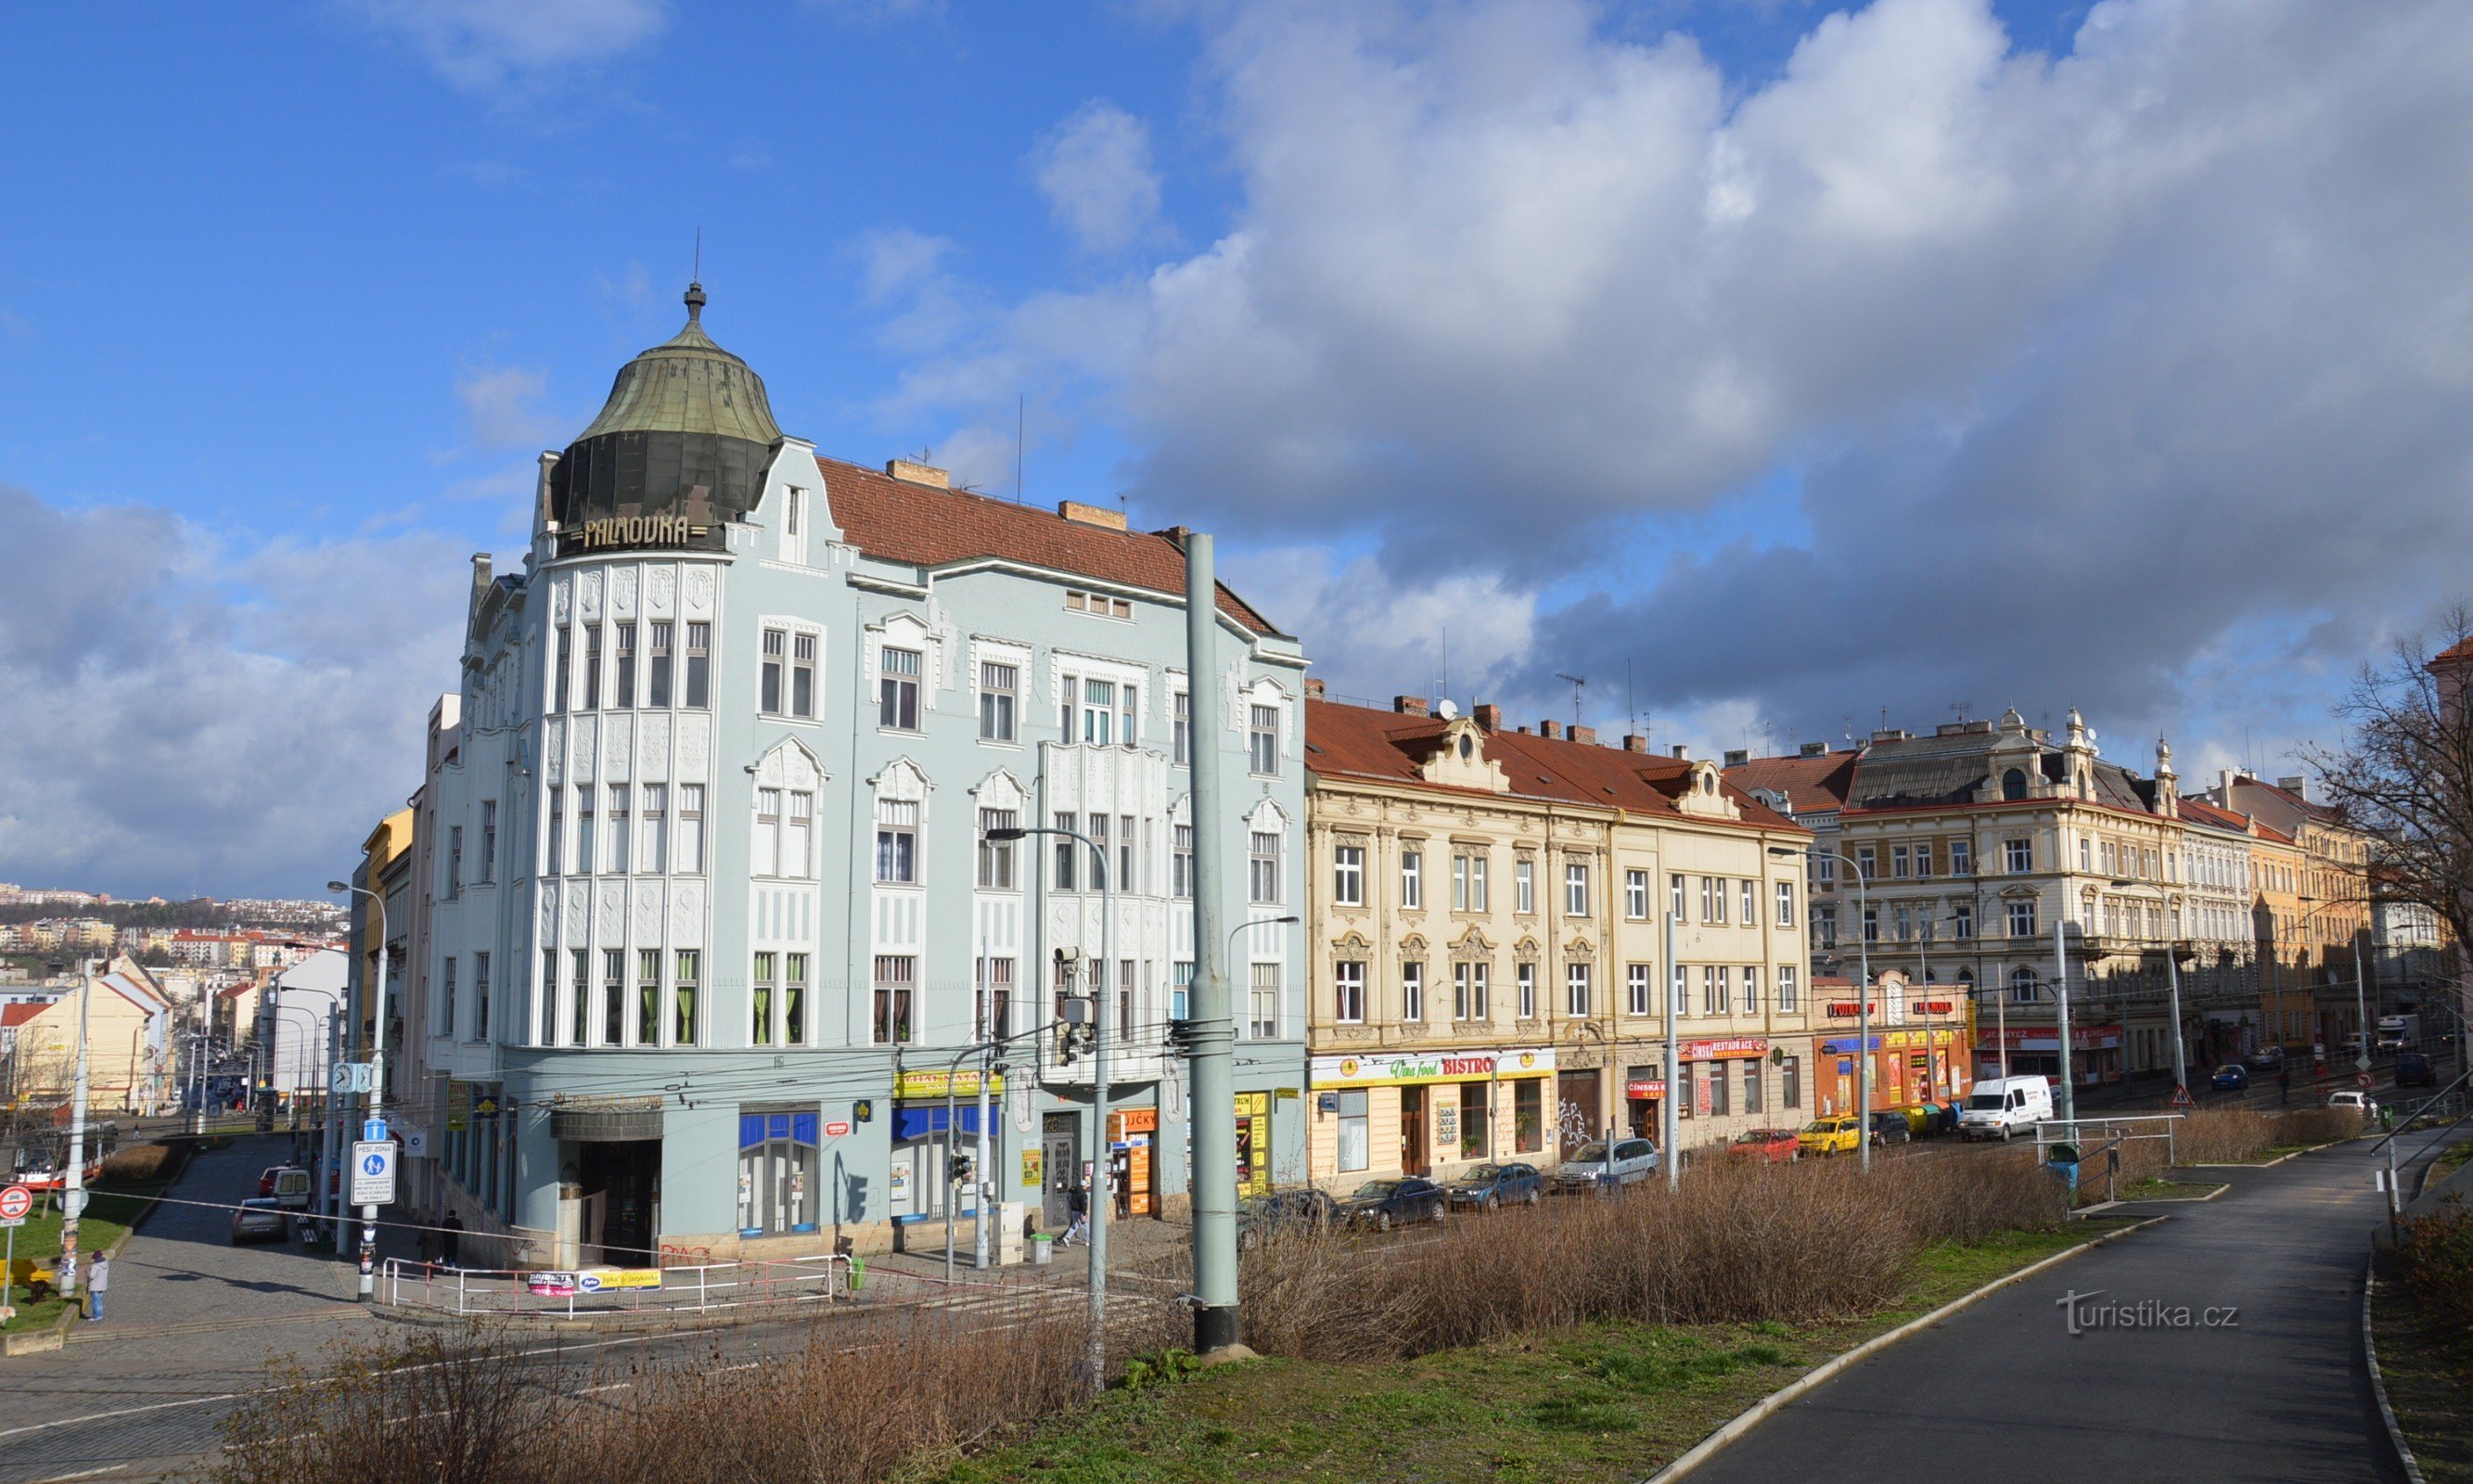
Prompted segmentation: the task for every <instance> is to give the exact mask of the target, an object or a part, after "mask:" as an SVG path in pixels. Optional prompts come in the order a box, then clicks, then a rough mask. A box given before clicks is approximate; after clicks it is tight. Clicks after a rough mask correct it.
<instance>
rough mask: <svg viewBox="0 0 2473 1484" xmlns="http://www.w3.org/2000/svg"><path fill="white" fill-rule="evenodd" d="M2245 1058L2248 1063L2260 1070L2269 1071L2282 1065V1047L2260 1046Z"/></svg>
mask: <svg viewBox="0 0 2473 1484" xmlns="http://www.w3.org/2000/svg"><path fill="white" fill-rule="evenodd" d="M2245 1060H2246V1061H2248V1063H2249V1065H2252V1066H2254V1067H2256V1068H2258V1069H2259V1070H2260V1071H2263V1072H2271V1071H2273V1070H2275V1069H2276V1068H2277V1067H2279V1066H2282V1065H2284V1048H2283V1047H2282V1046H2261V1047H2259V1048H2258V1049H2257V1050H2256V1051H2253V1052H2251V1053H2250V1054H2249V1056H2248V1057H2247V1058H2245Z"/></svg>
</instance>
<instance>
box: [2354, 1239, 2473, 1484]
mask: <svg viewBox="0 0 2473 1484" xmlns="http://www.w3.org/2000/svg"><path fill="white" fill-rule="evenodd" d="M2370 1324H2371V1328H2372V1329H2373V1330H2374V1332H2375V1333H2376V1336H2377V1339H2378V1342H2379V1370H2380V1372H2381V1374H2382V1375H2384V1376H2386V1378H2387V1383H2388V1402H2389V1405H2391V1406H2393V1407H2394V1408H2395V1413H2396V1420H2397V1421H2398V1422H2400V1423H2402V1424H2404V1436H2405V1441H2406V1442H2407V1443H2410V1444H2411V1445H2413V1459H2414V1461H2415V1462H2417V1463H2419V1464H2420V1465H2421V1472H2422V1477H2424V1478H2426V1479H2428V1480H2430V1481H2431V1484H2473V1347H2468V1346H2467V1345H2465V1343H2464V1340H2463V1336H2461V1335H2454V1334H2446V1333H2442V1332H2440V1327H2439V1326H2437V1325H2435V1324H2433V1323H2431V1322H2430V1321H2428V1320H2426V1319H2425V1318H2424V1317H2423V1316H2422V1315H2421V1313H2420V1312H2419V1310H2418V1309H2417V1308H2416V1307H2415V1306H2414V1305H2413V1303H2412V1301H2411V1300H2409V1299H2408V1298H2406V1296H2405V1295H2404V1294H2402V1293H2400V1292H2398V1291H2397V1289H2396V1286H2395V1285H2394V1284H2393V1283H2390V1282H2382V1283H2380V1284H2379V1291H2378V1297H2377V1299H2376V1300H2375V1301H2374V1303H2373V1304H2372V1306H2371V1311H2370Z"/></svg>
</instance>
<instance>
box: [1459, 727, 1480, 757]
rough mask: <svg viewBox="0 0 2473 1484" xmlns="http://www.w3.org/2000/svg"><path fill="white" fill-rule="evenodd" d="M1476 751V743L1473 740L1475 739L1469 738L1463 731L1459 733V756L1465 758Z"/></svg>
mask: <svg viewBox="0 0 2473 1484" xmlns="http://www.w3.org/2000/svg"><path fill="white" fill-rule="evenodd" d="M1476 751H1477V741H1476V739H1475V738H1473V737H1471V736H1470V735H1469V734H1468V733H1467V732H1465V731H1463V732H1461V733H1460V755H1461V756H1462V757H1466V756H1468V755H1469V754H1472V753H1474V752H1476Z"/></svg>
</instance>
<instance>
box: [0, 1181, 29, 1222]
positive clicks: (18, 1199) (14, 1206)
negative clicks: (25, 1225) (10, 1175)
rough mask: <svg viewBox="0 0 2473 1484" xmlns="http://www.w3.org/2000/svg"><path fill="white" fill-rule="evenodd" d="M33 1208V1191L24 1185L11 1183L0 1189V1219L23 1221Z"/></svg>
mask: <svg viewBox="0 0 2473 1484" xmlns="http://www.w3.org/2000/svg"><path fill="white" fill-rule="evenodd" d="M33 1209H35V1192H34V1191H32V1190H29V1189H27V1188H26V1187H25V1186H24V1185H11V1186H10V1187H9V1188H8V1189H6V1190H0V1221H23V1220H25V1219H26V1213H27V1212H28V1211H30V1210H33Z"/></svg>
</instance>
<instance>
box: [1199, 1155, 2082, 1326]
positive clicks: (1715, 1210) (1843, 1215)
mask: <svg viewBox="0 0 2473 1484" xmlns="http://www.w3.org/2000/svg"><path fill="white" fill-rule="evenodd" d="M2063 1215H2064V1203H2063V1200H2062V1196H2061V1192H2060V1190H2059V1187H2058V1185H2056V1183H2055V1182H2053V1180H2052V1178H2051V1177H2050V1176H2048V1175H2046V1174H2044V1173H2043V1172H2042V1171H2040V1170H2037V1169H2036V1168H2035V1167H2034V1165H2033V1163H2032V1161H2030V1160H2029V1159H2027V1158H2026V1157H2025V1156H2024V1155H2023V1154H2022V1155H2020V1156H2018V1157H2016V1158H2009V1157H2003V1156H1992V1157H1986V1158H1970V1159H1952V1160H1931V1161H1926V1160H1912V1161H1907V1160H1901V1161H1888V1162H1886V1163H1885V1164H1884V1165H1883V1167H1882V1168H1881V1169H1880V1170H1879V1171H1878V1172H1877V1173H1875V1174H1874V1175H1872V1176H1870V1177H1868V1178H1867V1177H1865V1176H1864V1175H1862V1174H1861V1172H1860V1171H1859V1170H1857V1169H1856V1168H1855V1166H1854V1165H1852V1164H1850V1163H1842V1162H1834V1161H1812V1162H1797V1163H1794V1164H1787V1165H1772V1164H1765V1163H1741V1162H1737V1161H1712V1162H1710V1163H1707V1164H1705V1165H1702V1166H1700V1167H1696V1168H1694V1169H1693V1171H1692V1172H1691V1173H1690V1174H1689V1176H1688V1177H1687V1178H1686V1179H1685V1180H1684V1181H1683V1183H1682V1185H1681V1187H1680V1188H1679V1189H1677V1190H1675V1191H1674V1192H1672V1193H1670V1194H1669V1192H1668V1191H1667V1190H1666V1189H1665V1188H1664V1187H1663V1186H1658V1185H1652V1186H1644V1187H1639V1188H1636V1189H1633V1190H1629V1191H1626V1192H1624V1193H1623V1194H1621V1195H1620V1196H1617V1197H1612V1198H1608V1199H1603V1200H1596V1199H1588V1200H1572V1199H1566V1200H1558V1201H1553V1202H1549V1204H1548V1205H1547V1206H1546V1207H1545V1208H1544V1209H1538V1210H1513V1211H1505V1212H1502V1213H1501V1214H1499V1215H1496V1216H1491V1217H1487V1218H1484V1219H1471V1218H1462V1219H1458V1220H1454V1221H1453V1222H1451V1223H1449V1224H1448V1225H1447V1226H1446V1228H1445V1229H1444V1230H1443V1231H1442V1232H1441V1233H1440V1234H1439V1235H1437V1236H1436V1237H1434V1238H1432V1239H1430V1240H1419V1241H1414V1242H1410V1243H1406V1244H1400V1245H1394V1246H1386V1247H1379V1248H1378V1247H1374V1246H1371V1245H1369V1244H1368V1243H1366V1242H1364V1241H1363V1240H1361V1239H1359V1238H1357V1236H1355V1235H1353V1234H1350V1233H1298V1234H1294V1235H1288V1236H1284V1237H1282V1238H1279V1239H1275V1240H1272V1241H1268V1242H1265V1243H1263V1244H1262V1245H1261V1246H1260V1247H1258V1248H1257V1249H1255V1250H1254V1251H1253V1252H1251V1253H1249V1254H1247V1255H1246V1256H1245V1257H1244V1259H1243V1261H1242V1265H1241V1269H1240V1283H1241V1287H1242V1291H1243V1295H1244V1309H1243V1313H1244V1321H1245V1329H1246V1342H1247V1343H1248V1344H1250V1345H1252V1346H1253V1347H1254V1348H1255V1349H1257V1350H1261V1351H1264V1352H1271V1353H1278V1354H1288V1355H1297V1356H1302V1357H1305V1358H1309V1359H1316V1360H1371V1359H1378V1358H1384V1357H1391V1356H1400V1355H1414V1354H1423V1353H1426V1352H1431V1351H1437V1350H1444V1349H1449V1348H1451V1347H1453V1346H1461V1345H1472V1344H1477V1343H1481V1342H1483V1341H1487V1340H1492V1339H1497V1338H1501V1337H1502V1336H1504V1335H1510V1334H1520V1333H1527V1332H1532V1331H1536V1330H1541V1329H1549V1328H1560V1327H1563V1326H1568V1325H1575V1324H1583V1323H1588V1322H1590V1321H1594V1320H1603V1319H1628V1320H1638V1321H1643V1322H1646V1323H1656V1324H1721V1323H1753V1322H1758V1321H1764V1320H1782V1321H1790V1322H1802V1321H1813V1320H1826V1319H1834V1318H1841V1317H1845V1316H1848V1315H1853V1314H1858V1313H1862V1312H1865V1311H1867V1310H1869V1309H1872V1308H1875V1307H1878V1306H1879V1305H1880V1304H1884V1303H1885V1302H1887V1301H1889V1300H1890V1299H1892V1298H1894V1297H1895V1296H1896V1295H1897V1294H1898V1292H1899V1291H1900V1290H1901V1289H1902V1288H1903V1287H1904V1285H1905V1283H1906V1281H1907V1279H1908V1276H1909V1272H1910V1269H1911V1264H1912V1261H1913V1258H1914V1257H1915V1254H1916V1252H1917V1250H1918V1249H1919V1248H1920V1247H1922V1246H1923V1245H1924V1244H1926V1243H1929V1242H1935V1241H1960V1242H1969V1241H1979V1240H1981V1239H1982V1238H1984V1237H1985V1236H1988V1235H1989V1234H1991V1233H1995V1232H1998V1231H2004V1230H2015V1229H2018V1228H2022V1227H2049V1226H2052V1225H2055V1224H2057V1223H2058V1222H2059V1221H2060V1220H2061V1219H2062V1217H2063Z"/></svg>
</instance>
